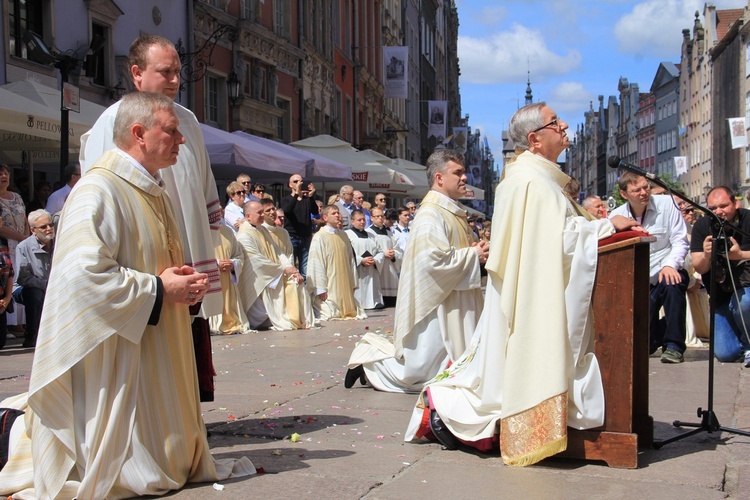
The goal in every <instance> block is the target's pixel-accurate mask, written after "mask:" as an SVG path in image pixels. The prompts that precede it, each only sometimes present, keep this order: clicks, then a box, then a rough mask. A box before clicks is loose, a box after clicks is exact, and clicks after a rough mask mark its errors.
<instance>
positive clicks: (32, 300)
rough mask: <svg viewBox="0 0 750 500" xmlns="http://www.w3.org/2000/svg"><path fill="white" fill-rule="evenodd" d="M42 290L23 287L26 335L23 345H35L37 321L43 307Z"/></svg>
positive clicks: (37, 331) (37, 328) (39, 318)
mask: <svg viewBox="0 0 750 500" xmlns="http://www.w3.org/2000/svg"><path fill="white" fill-rule="evenodd" d="M44 294H45V292H44V290H42V289H41V288H31V287H28V286H25V287H23V290H22V291H21V295H22V296H23V305H24V307H25V308H26V334H25V335H24V344H27V345H29V344H35V343H36V337H37V334H38V333H39V321H40V320H41V319H42V306H43V305H44Z"/></svg>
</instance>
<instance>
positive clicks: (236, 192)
mask: <svg viewBox="0 0 750 500" xmlns="http://www.w3.org/2000/svg"><path fill="white" fill-rule="evenodd" d="M238 194H241V195H243V196H244V194H245V191H235V192H234V193H232V196H237V195H238Z"/></svg>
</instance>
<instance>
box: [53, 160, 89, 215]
mask: <svg viewBox="0 0 750 500" xmlns="http://www.w3.org/2000/svg"><path fill="white" fill-rule="evenodd" d="M80 179H81V164H80V163H79V162H77V161H74V162H72V163H68V165H67V166H66V167H65V169H64V170H63V181H64V182H65V185H64V186H63V187H61V188H60V189H58V190H57V191H55V192H53V193H52V194H51V195H49V198H47V205H46V206H45V207H44V208H45V210H47V212H49V213H51V214H52V215H55V214H57V213H59V212H61V211H62V209H63V206H64V205H65V200H67V199H68V196H69V195H70V191H71V190H72V189H73V187H74V186H75V185H76V183H77V182H78V181H79V180H80Z"/></svg>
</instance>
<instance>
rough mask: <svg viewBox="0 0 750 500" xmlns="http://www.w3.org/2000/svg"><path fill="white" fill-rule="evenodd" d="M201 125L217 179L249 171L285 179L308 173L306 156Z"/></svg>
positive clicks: (255, 175)
mask: <svg viewBox="0 0 750 500" xmlns="http://www.w3.org/2000/svg"><path fill="white" fill-rule="evenodd" d="M200 127H201V130H202V131H203V141H204V143H205V145H206V150H207V151H208V156H209V159H210V161H211V170H213V172H214V176H215V177H216V178H217V180H218V179H223V180H228V179H232V180H234V179H235V178H236V177H237V176H238V175H239V174H241V173H246V174H249V175H250V176H251V177H253V178H254V179H262V180H264V181H271V180H277V181H279V182H282V181H286V180H287V179H288V178H289V177H290V176H291V175H295V174H299V175H304V174H305V171H306V168H307V161H306V160H304V159H300V158H296V157H293V156H291V155H289V154H284V153H282V152H280V151H278V150H274V149H272V148H269V147H268V146H265V145H261V144H257V143H254V142H253V141H250V140H247V139H245V138H243V137H240V136H239V135H237V134H232V133H230V132H227V131H225V130H219V129H217V128H214V127H211V126H209V125H205V124H203V123H202V124H201V125H200Z"/></svg>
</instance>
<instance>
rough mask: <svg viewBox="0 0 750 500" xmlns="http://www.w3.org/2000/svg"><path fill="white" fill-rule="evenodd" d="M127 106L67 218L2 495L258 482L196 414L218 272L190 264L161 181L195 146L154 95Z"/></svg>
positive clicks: (114, 493) (15, 401)
mask: <svg viewBox="0 0 750 500" xmlns="http://www.w3.org/2000/svg"><path fill="white" fill-rule="evenodd" d="M121 103H122V104H121V106H120V109H119V111H118V114H117V118H116V120H115V124H114V134H115V142H116V144H117V146H118V149H115V150H113V151H109V152H107V153H106V154H105V155H104V156H102V158H101V159H100V160H99V161H97V162H95V163H94V164H93V165H92V166H91V168H90V171H89V173H88V175H86V176H85V177H83V179H82V180H81V181H80V182H79V183H78V185H77V186H76V189H74V190H73V192H72V193H71V194H70V197H69V198H68V200H67V202H66V204H65V208H64V209H63V212H62V217H61V219H60V226H59V232H58V237H57V247H56V252H55V255H54V261H53V264H52V272H51V275H50V281H49V287H48V290H47V296H46V301H45V305H44V315H43V317H42V322H41V325H40V330H39V337H38V343H37V348H36V352H35V355H34V362H33V366H32V370H31V380H30V382H29V392H28V393H27V394H23V395H21V396H17V397H15V398H10V399H7V400H5V401H3V402H2V406H4V407H15V408H19V409H22V410H24V411H25V412H26V413H25V415H24V418H18V419H16V421H15V422H14V424H13V426H14V428H13V431H14V432H15V431H17V430H18V429H17V428H16V426H21V430H22V432H20V433H17V432H16V433H15V435H16V439H14V442H13V443H11V448H10V450H11V453H10V459H9V462H8V463H7V464H6V465H5V467H4V468H3V470H2V471H0V493H1V494H2V495H11V494H13V495H14V497H15V498H110V499H117V498H130V497H133V496H140V495H161V494H164V493H166V492H168V491H169V490H175V489H179V488H181V487H182V486H183V485H184V484H185V483H186V482H188V481H192V482H196V481H216V480H219V479H224V478H227V477H229V476H230V475H233V474H234V475H244V474H252V473H254V472H255V469H254V468H253V466H252V464H251V463H250V461H249V460H247V459H246V458H243V459H240V460H237V461H235V460H222V461H216V460H214V459H213V458H212V457H211V454H210V451H209V446H208V442H207V440H206V428H205V426H204V424H203V419H202V417H201V414H200V401H199V388H198V378H197V375H196V366H195V358H194V356H193V344H192V339H191V337H190V335H187V334H186V333H187V331H188V330H189V327H190V315H189V312H188V306H189V305H191V304H195V303H197V302H199V301H200V300H201V299H202V298H203V295H204V294H205V293H206V291H207V290H208V286H209V285H208V276H207V275H206V274H204V273H197V272H195V270H194V269H193V268H191V267H189V266H185V265H184V264H183V250H182V244H181V242H180V236H179V231H178V228H177V224H176V222H175V219H174V215H173V211H172V207H171V204H170V203H169V198H168V197H167V195H166V193H165V188H164V183H163V182H162V179H161V177H160V175H159V169H162V168H164V167H166V166H168V165H172V164H174V162H175V161H176V159H177V156H178V153H179V154H181V152H182V148H181V147H180V145H181V144H184V142H185V141H184V138H183V136H182V135H181V133H180V132H179V129H178V126H179V122H178V119H177V117H176V115H175V113H174V111H173V110H174V105H173V103H172V100H171V99H169V98H167V97H165V96H163V95H161V94H155V93H150V92H136V93H133V94H130V95H128V96H126V97H125V98H124V99H123V101H121ZM146 124H150V125H146ZM71 283H75V285H76V286H75V297H73V298H71V295H70V290H71V288H70V284H71ZM19 436H20V437H19Z"/></svg>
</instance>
